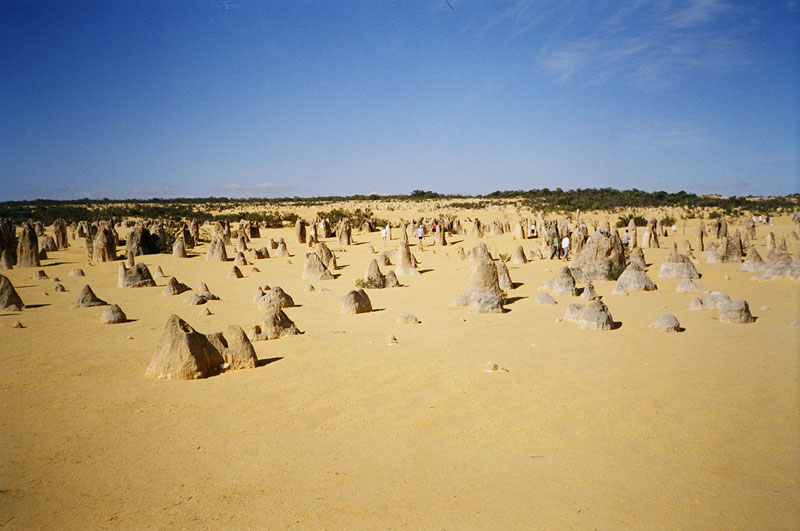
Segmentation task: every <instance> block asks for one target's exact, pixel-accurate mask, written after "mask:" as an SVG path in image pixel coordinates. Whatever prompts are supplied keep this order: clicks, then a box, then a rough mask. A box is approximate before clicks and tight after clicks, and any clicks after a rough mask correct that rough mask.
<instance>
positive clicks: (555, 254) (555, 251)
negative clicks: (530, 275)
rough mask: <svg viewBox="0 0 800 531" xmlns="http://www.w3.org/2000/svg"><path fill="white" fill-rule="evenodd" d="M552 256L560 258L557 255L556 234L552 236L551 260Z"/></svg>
mask: <svg viewBox="0 0 800 531" xmlns="http://www.w3.org/2000/svg"><path fill="white" fill-rule="evenodd" d="M554 256H555V257H556V258H561V257H560V256H558V234H556V235H555V236H553V252H552V253H550V260H552V259H553V257H554Z"/></svg>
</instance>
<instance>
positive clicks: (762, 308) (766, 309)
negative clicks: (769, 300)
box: [759, 304, 769, 312]
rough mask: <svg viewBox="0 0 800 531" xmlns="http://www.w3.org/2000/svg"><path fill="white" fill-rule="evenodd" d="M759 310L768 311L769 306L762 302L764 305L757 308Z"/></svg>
mask: <svg viewBox="0 0 800 531" xmlns="http://www.w3.org/2000/svg"><path fill="white" fill-rule="evenodd" d="M759 310H762V311H765V312H768V311H769V306H767V305H766V304H764V305H762V306H761V307H760V308H759Z"/></svg>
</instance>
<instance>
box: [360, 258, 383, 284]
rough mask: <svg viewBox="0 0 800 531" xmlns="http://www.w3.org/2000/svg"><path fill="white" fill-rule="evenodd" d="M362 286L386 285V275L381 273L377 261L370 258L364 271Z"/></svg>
mask: <svg viewBox="0 0 800 531" xmlns="http://www.w3.org/2000/svg"><path fill="white" fill-rule="evenodd" d="M364 287H366V288H376V289H381V288H385V287H386V276H384V275H383V273H381V270H380V268H379V267H378V261H377V260H375V259H374V258H373V259H372V260H370V262H369V265H368V266H367V271H366V272H365V273H364Z"/></svg>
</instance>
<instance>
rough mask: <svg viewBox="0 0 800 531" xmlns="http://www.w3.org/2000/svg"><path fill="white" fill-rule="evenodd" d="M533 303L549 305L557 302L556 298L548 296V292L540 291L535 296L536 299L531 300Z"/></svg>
mask: <svg viewBox="0 0 800 531" xmlns="http://www.w3.org/2000/svg"><path fill="white" fill-rule="evenodd" d="M533 302H534V303H535V304H542V305H547V306H551V305H553V304H558V303H557V302H556V300H555V299H554V298H553V297H551V296H550V294H549V293H540V294H538V295H537V296H536V299H535V300H534V301H533Z"/></svg>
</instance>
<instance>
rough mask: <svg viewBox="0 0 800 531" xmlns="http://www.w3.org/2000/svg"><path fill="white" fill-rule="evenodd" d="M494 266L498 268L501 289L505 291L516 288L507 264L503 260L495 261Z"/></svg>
mask: <svg viewBox="0 0 800 531" xmlns="http://www.w3.org/2000/svg"><path fill="white" fill-rule="evenodd" d="M494 265H495V267H496V268H497V281H498V283H499V284H500V289H502V290H503V291H508V290H510V289H512V288H513V287H514V283H513V282H511V275H510V274H509V272H508V267H506V263H505V262H503V261H502V260H494Z"/></svg>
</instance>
